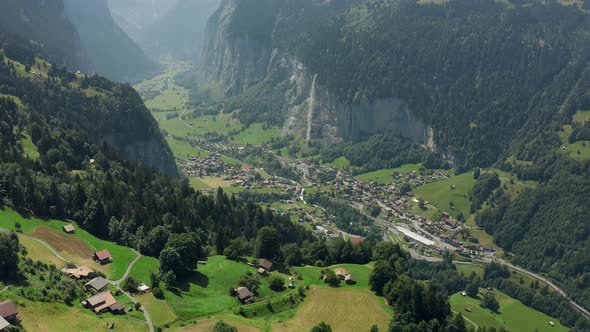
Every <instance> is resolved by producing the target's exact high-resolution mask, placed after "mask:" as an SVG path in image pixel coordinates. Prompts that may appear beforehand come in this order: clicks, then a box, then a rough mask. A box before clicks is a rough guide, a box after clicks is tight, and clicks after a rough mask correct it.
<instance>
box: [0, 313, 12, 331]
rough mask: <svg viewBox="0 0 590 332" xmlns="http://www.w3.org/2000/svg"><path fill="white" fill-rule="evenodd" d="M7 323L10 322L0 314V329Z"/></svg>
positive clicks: (7, 324)
mask: <svg viewBox="0 0 590 332" xmlns="http://www.w3.org/2000/svg"><path fill="white" fill-rule="evenodd" d="M9 325H10V323H9V322H7V321H6V319H4V318H2V317H1V316H0V330H2V329H5V328H7V327H8V326H9Z"/></svg>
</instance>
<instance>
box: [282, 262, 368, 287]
mask: <svg viewBox="0 0 590 332" xmlns="http://www.w3.org/2000/svg"><path fill="white" fill-rule="evenodd" d="M339 267H341V268H344V269H346V270H348V272H349V273H350V274H352V275H353V276H354V278H355V279H356V284H355V285H346V284H345V283H344V282H342V284H341V286H340V288H347V289H348V288H350V289H368V288H369V275H370V274H371V271H372V267H371V265H358V264H339V265H333V266H330V267H328V268H329V269H336V268H339ZM323 269H324V268H321V267H314V266H305V267H295V268H293V270H295V271H296V272H298V273H299V274H301V276H302V277H303V283H304V284H305V285H310V286H312V285H313V286H319V287H330V286H329V285H328V284H326V283H324V281H323V280H322V279H321V276H322V274H321V271H322V270H323ZM330 288H331V287H330Z"/></svg>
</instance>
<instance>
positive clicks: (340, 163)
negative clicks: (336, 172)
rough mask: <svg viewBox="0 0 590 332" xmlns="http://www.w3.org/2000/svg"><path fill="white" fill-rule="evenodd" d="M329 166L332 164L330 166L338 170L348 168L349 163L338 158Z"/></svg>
mask: <svg viewBox="0 0 590 332" xmlns="http://www.w3.org/2000/svg"><path fill="white" fill-rule="evenodd" d="M330 164H332V166H334V167H339V168H344V167H350V161H348V159H346V157H338V158H336V159H334V161H332V162H331V163H330Z"/></svg>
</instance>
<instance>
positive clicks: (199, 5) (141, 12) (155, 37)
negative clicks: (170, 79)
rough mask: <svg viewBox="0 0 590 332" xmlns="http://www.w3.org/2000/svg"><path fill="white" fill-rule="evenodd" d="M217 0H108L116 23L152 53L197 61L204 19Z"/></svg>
mask: <svg viewBox="0 0 590 332" xmlns="http://www.w3.org/2000/svg"><path fill="white" fill-rule="evenodd" d="M219 3H220V0H182V1H177V0H169V1H158V2H153V1H141V0H116V1H109V6H110V8H111V11H112V12H113V13H114V17H115V19H116V21H117V22H118V23H119V25H120V26H121V27H122V28H123V29H124V30H125V31H126V32H127V34H129V35H130V36H131V37H132V38H133V39H134V40H135V41H136V42H137V43H138V44H139V45H140V46H141V47H142V49H144V50H145V51H146V53H147V54H149V55H150V56H152V57H156V58H158V57H165V56H172V57H174V58H177V59H180V60H189V61H192V62H194V63H199V61H200V58H201V50H202V44H203V40H204V35H205V27H206V24H207V19H208V18H209V16H211V14H213V13H214V12H215V10H216V9H217V7H218V6H219Z"/></svg>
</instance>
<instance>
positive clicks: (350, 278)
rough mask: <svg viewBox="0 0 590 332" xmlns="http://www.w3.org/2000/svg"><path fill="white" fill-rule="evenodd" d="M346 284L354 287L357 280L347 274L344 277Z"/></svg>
mask: <svg viewBox="0 0 590 332" xmlns="http://www.w3.org/2000/svg"><path fill="white" fill-rule="evenodd" d="M344 282H346V283H347V284H349V285H354V284H356V279H355V278H354V277H353V276H352V274H347V275H346V276H345V277H344Z"/></svg>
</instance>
